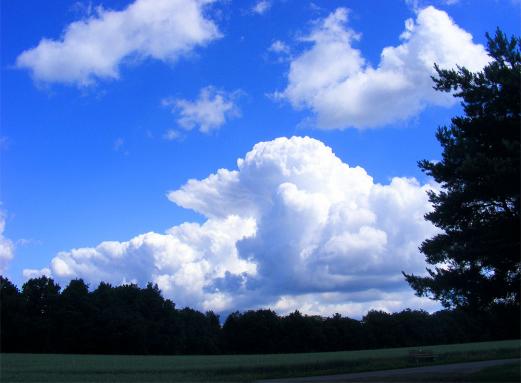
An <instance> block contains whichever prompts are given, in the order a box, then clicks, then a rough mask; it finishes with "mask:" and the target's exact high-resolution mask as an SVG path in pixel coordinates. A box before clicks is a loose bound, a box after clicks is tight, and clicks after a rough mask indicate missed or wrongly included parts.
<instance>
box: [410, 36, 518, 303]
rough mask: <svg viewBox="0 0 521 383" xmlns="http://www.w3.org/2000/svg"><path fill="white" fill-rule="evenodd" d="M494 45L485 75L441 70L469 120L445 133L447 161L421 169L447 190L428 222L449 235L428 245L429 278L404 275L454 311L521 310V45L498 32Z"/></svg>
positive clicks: (441, 79)
mask: <svg viewBox="0 0 521 383" xmlns="http://www.w3.org/2000/svg"><path fill="white" fill-rule="evenodd" d="M487 40H488V44H487V45H488V48H487V50H488V53H489V55H490V57H491V62H490V63H489V64H488V65H487V66H486V67H485V68H484V69H483V71H481V72H479V73H472V72H470V71H469V70H467V69H466V68H463V67H458V68H457V69H456V70H443V69H440V68H439V67H437V66H436V71H437V77H433V80H434V83H435V87H434V88H435V89H436V90H439V91H443V92H451V91H454V92H455V93H454V96H455V97H460V98H462V106H463V108H464V113H465V115H464V116H459V117H455V118H453V119H452V123H451V125H450V127H441V128H439V129H438V131H437V133H436V138H437V139H438V141H439V142H440V144H441V146H442V149H443V153H442V160H441V161H440V162H432V161H427V160H423V161H420V162H419V163H418V165H419V167H420V168H421V169H422V171H423V172H424V173H426V174H428V175H430V176H432V177H433V178H434V180H436V182H438V183H439V184H440V185H441V189H440V191H438V192H435V191H432V192H430V193H429V199H430V201H431V203H432V204H433V207H434V210H433V211H432V212H430V213H428V214H427V215H426V216H425V218H426V219H427V220H429V221H431V222H432V223H433V224H434V225H435V226H437V227H438V228H440V229H441V232H440V233H439V234H437V235H435V236H434V237H433V238H430V239H427V240H426V241H424V242H423V243H422V245H421V246H420V251H421V252H422V253H423V254H425V256H426V261H427V263H428V264H430V265H432V267H429V268H428V269H427V272H428V276H416V275H407V274H405V273H404V275H405V277H406V280H407V282H409V284H410V285H411V287H412V288H413V289H414V290H416V293H417V295H419V296H428V297H431V298H433V299H435V300H439V301H441V303H442V304H443V305H444V306H445V307H448V308H450V307H462V308H468V309H475V310H482V309H486V308H489V307H491V306H493V305H498V304H500V305H514V306H517V307H519V288H520V220H519V208H520V206H519V195H520V155H519V152H520V141H519V138H520V130H521V125H520V109H521V104H520V95H521V89H520V85H521V54H520V50H521V39H520V38H519V37H512V38H510V39H508V38H507V37H506V36H505V34H504V33H503V32H501V31H500V30H499V29H498V30H497V31H496V34H495V36H494V37H493V38H492V37H490V36H489V35H488V34H487Z"/></svg>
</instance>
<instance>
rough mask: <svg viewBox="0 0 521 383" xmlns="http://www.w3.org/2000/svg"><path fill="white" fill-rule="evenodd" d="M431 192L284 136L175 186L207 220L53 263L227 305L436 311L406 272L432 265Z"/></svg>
mask: <svg viewBox="0 0 521 383" xmlns="http://www.w3.org/2000/svg"><path fill="white" fill-rule="evenodd" d="M431 188H432V186H430V185H420V184H419V183H418V182H417V181H416V180H414V179H411V178H399V177H397V178H393V179H392V181H391V182H390V183H389V184H387V185H382V184H378V183H375V182H374V181H373V179H372V177H371V176H370V175H369V174H367V172H366V171H365V170H364V169H363V168H361V167H350V166H349V165H347V164H346V163H344V162H342V161H341V160H340V159H339V158H338V157H336V156H335V154H334V153H333V152H332V150H331V148H329V147H327V146H326V145H324V144H323V143H322V142H320V141H317V140H315V139H312V138H308V137H292V138H289V139H288V138H278V139H275V140H273V141H270V142H261V143H258V144H256V145H255V146H254V147H253V149H252V150H251V151H250V152H248V153H247V154H246V156H245V157H244V158H242V159H239V160H238V161H237V169H234V170H228V169H220V170H218V171H217V172H216V173H215V174H211V175H209V176H208V177H207V178H205V179H202V180H189V181H188V182H187V183H186V184H185V185H183V186H182V187H181V188H179V189H177V190H174V191H171V192H170V193H169V194H168V198H169V199H170V200H171V201H173V202H175V203H176V204H178V205H179V206H182V207H184V208H187V209H193V210H195V211H197V212H199V213H201V214H202V215H204V216H205V217H206V219H207V220H206V222H204V223H203V224H196V223H184V224H182V225H179V226H175V227H173V228H171V229H169V230H168V231H167V232H166V233H165V234H158V233H146V234H142V235H139V236H137V237H135V238H132V239H131V240H129V241H126V242H103V243H101V244H100V245H98V246H96V247H93V248H78V249H73V250H70V251H64V252H61V253H59V254H58V255H57V256H55V257H54V258H53V259H52V261H51V265H50V269H51V271H52V274H53V276H55V277H57V278H62V279H68V278H73V277H82V278H84V279H86V280H88V281H91V282H94V283H97V282H99V281H109V282H112V283H121V282H137V283H140V284H144V283H146V282H147V281H152V282H156V283H158V285H159V287H160V288H161V289H162V290H163V292H164V294H165V295H166V296H168V297H171V298H173V299H174V301H175V302H177V303H178V304H179V305H190V306H192V307H197V308H202V309H214V310H217V311H223V310H233V309H245V308H252V307H266V306H270V307H273V308H276V309H277V310H278V311H280V312H287V311H290V310H292V309H295V308H298V309H299V310H301V311H303V312H309V313H320V314H331V313H334V312H336V311H341V312H343V313H345V314H348V315H357V316H359V314H363V313H365V312H367V310H369V309H371V308H381V309H386V310H389V311H393V310H398V309H402V308H405V307H423V308H427V309H431V308H433V307H435V305H433V304H432V303H430V302H428V301H426V300H424V299H419V298H415V297H414V294H413V291H412V290H411V289H410V288H409V287H408V286H407V284H406V282H405V281H404V278H403V276H402V274H401V271H402V270H404V271H406V272H415V273H422V272H423V271H424V267H425V263H424V257H423V256H422V255H421V254H419V252H418V246H419V244H420V243H421V241H422V240H424V239H425V238H428V237H430V236H432V235H433V234H434V233H435V232H436V229H435V228H434V227H433V226H432V225H431V224H430V223H429V222H427V221H425V220H424V218H423V215H424V214H425V213H426V212H427V211H429V209H430V208H431V207H430V204H429V202H428V199H427V195H426V191H427V190H429V189H431Z"/></svg>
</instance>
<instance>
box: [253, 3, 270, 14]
mask: <svg viewBox="0 0 521 383" xmlns="http://www.w3.org/2000/svg"><path fill="white" fill-rule="evenodd" d="M270 8H271V2H269V1H268V0H260V1H258V2H257V3H255V5H254V6H253V8H252V11H253V13H257V14H259V15H263V14H264V13H266V12H268V10H269V9H270Z"/></svg>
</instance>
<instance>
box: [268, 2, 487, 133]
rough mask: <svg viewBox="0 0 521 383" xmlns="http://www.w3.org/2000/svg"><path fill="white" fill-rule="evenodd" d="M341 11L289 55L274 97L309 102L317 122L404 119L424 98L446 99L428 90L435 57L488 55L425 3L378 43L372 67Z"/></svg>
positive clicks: (450, 63) (471, 65)
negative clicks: (283, 82) (386, 43)
mask: <svg viewBox="0 0 521 383" xmlns="http://www.w3.org/2000/svg"><path fill="white" fill-rule="evenodd" d="M347 21H348V11H347V9H345V8H339V9H337V10H336V11H335V12H333V13H331V14H330V15H329V16H327V17H326V18H325V19H324V20H321V22H320V23H318V24H317V26H316V27H315V28H314V29H313V31H312V32H311V33H310V34H309V36H307V37H306V38H304V41H307V42H309V43H311V44H312V45H311V47H310V48H309V49H308V50H306V51H304V52H303V53H302V54H300V55H299V56H297V57H296V58H295V59H294V60H292V61H291V64H290V69H289V74H288V85H287V87H286V89H285V90H284V91H283V92H280V93H276V95H277V96H278V97H279V98H282V99H286V100H288V101H289V102H290V103H291V104H292V106H293V107H295V108H299V109H300V108H309V109H311V110H312V111H313V112H314V113H315V114H316V124H317V126H318V127H319V128H323V129H342V128H347V127H355V128H367V127H375V126H382V125H385V124H388V123H391V122H395V121H398V120H403V119H407V118H409V117H411V116H414V115H416V114H417V113H419V112H420V111H421V110H422V109H423V108H424V107H425V106H427V105H440V106H450V105H453V104H454V102H456V101H455V100H454V98H453V97H452V96H451V95H450V94H446V93H440V92H436V91H435V90H433V88H432V87H433V83H432V80H431V77H430V76H431V75H433V74H435V71H434V64H435V63H436V64H438V65H439V66H440V67H441V68H454V67H455V66H456V65H461V66H465V67H467V68H468V69H470V70H472V71H479V70H481V69H482V68H483V67H484V66H485V65H486V64H487V63H488V62H489V61H490V58H489V56H488V55H487V53H486V51H485V49H484V47H483V46H482V45H479V44H474V43H473V41H472V35H471V34H469V33H467V32H466V31H464V30H463V29H461V28H460V27H459V26H458V25H456V24H455V23H454V21H453V20H452V19H451V18H450V17H449V16H448V15H447V13H445V12H443V11H440V10H438V9H436V8H434V7H432V6H430V7H427V8H424V9H421V10H420V11H418V13H417V17H416V20H413V19H408V20H407V21H406V22H405V30H404V32H403V33H402V34H401V35H400V39H401V40H402V43H401V44H400V45H398V46H395V47H386V48H384V49H383V50H382V53H381V57H380V63H379V64H378V66H377V67H376V68H374V67H372V66H371V65H370V64H369V63H368V62H367V61H366V60H365V58H364V57H363V56H362V53H361V52H360V51H359V50H358V49H355V48H353V46H352V43H353V41H355V40H357V39H359V38H360V36H359V35H358V34H356V33H355V32H354V31H353V30H351V29H349V28H348V27H347Z"/></svg>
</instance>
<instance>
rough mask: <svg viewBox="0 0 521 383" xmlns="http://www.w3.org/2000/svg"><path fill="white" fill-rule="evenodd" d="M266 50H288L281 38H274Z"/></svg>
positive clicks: (276, 51)
mask: <svg viewBox="0 0 521 383" xmlns="http://www.w3.org/2000/svg"><path fill="white" fill-rule="evenodd" d="M268 51H270V52H274V53H286V54H288V53H289V52H290V49H289V47H288V46H287V45H286V43H284V42H283V41H281V40H275V41H274V42H273V43H272V44H271V45H270V47H269V48H268Z"/></svg>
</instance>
